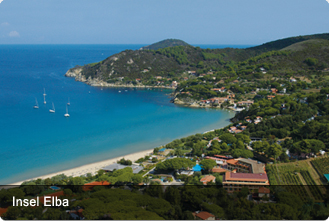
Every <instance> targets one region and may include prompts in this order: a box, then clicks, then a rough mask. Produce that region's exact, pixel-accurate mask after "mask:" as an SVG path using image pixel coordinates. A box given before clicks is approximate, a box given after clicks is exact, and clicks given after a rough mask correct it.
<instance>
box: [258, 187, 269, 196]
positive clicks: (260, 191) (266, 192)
mask: <svg viewBox="0 0 329 221" xmlns="http://www.w3.org/2000/svg"><path fill="white" fill-rule="evenodd" d="M270 192H271V191H270V189H268V188H266V187H259V189H258V197H260V198H262V197H263V196H267V197H270Z"/></svg>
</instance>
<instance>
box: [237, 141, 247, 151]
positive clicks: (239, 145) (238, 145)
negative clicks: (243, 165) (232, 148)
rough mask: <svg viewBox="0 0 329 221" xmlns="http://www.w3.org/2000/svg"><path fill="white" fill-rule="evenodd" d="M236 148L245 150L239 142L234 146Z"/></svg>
mask: <svg viewBox="0 0 329 221" xmlns="http://www.w3.org/2000/svg"><path fill="white" fill-rule="evenodd" d="M236 148H238V149H245V146H244V144H243V142H242V141H241V140H239V141H238V142H237V144H236Z"/></svg>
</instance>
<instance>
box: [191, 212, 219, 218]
mask: <svg viewBox="0 0 329 221" xmlns="http://www.w3.org/2000/svg"><path fill="white" fill-rule="evenodd" d="M192 215H193V216H194V219H196V220H215V216H214V215H213V214H211V213H208V212H206V211H201V212H195V213H192Z"/></svg>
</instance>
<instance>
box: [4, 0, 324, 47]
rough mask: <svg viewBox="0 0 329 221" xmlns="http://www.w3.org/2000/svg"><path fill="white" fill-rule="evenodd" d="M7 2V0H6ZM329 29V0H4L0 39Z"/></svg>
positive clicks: (130, 39)
mask: <svg viewBox="0 0 329 221" xmlns="http://www.w3.org/2000/svg"><path fill="white" fill-rule="evenodd" d="M0 2H1V0H0ZM327 32H329V3H328V2H327V1H326V0H272V1H270V0H162V1H160V0H138V1H137V0H3V1H2V2H1V3H0V44H72V43H74V44H150V43H154V42H157V41H160V40H163V39H167V38H178V39H182V40H184V41H186V42H187V43H190V44H242V45H246V44H247V45H248V44H249V45H256V44H262V43H265V42H268V41H272V40H276V39H280V38H285V37H291V36H298V35H307V34H315V33H327Z"/></svg>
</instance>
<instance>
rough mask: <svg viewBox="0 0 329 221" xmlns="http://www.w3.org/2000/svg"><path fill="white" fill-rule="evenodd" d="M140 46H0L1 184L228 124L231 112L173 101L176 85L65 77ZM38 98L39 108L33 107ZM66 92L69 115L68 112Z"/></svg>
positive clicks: (137, 149) (151, 145)
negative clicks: (94, 83)
mask: <svg viewBox="0 0 329 221" xmlns="http://www.w3.org/2000/svg"><path fill="white" fill-rule="evenodd" d="M142 46H143V45H0V52H1V53H0V125H1V127H0V156H1V164H0V165H1V166H0V184H8V183H12V182H17V181H20V180H25V179H29V178H32V177H36V176H41V175H44V174H49V173H53V172H57V171H61V170H64V169H69V168H73V167H76V166H81V165H84V164H87V163H92V162H97V161H101V160H105V159H108V158H113V157H117V156H120V155H125V154H129V153H132V152H137V151H141V150H146V149H150V148H153V147H156V146H159V145H162V144H165V143H167V142H170V141H171V140H173V139H176V138H180V137H183V136H186V135H190V134H194V133H196V132H204V131H206V130H210V129H214V128H219V127H222V126H224V125H226V124H228V123H229V122H228V121H227V119H228V118H230V117H232V116H233V114H232V113H229V112H226V111H221V110H204V109H191V108H184V107H178V106H175V105H174V104H172V103H170V102H169V99H170V98H169V97H168V94H169V93H170V92H171V91H170V90H160V89H159V90H155V89H153V90H141V89H139V90H138V89H117V88H104V89H103V90H101V88H98V87H91V86H89V85H86V84H84V83H81V82H75V81H74V79H72V78H66V77H64V74H65V73H66V71H67V70H68V69H69V68H72V67H74V66H75V65H84V64H87V63H91V62H97V61H100V60H103V59H105V58H106V57H108V56H110V55H112V54H114V53H118V52H120V51H122V50H125V49H139V48H140V47H142ZM43 88H45V89H46V94H47V96H46V100H47V104H46V105H44V104H43V96H42V94H43ZM118 90H121V91H122V92H121V93H118ZM125 90H127V92H126V91H125ZM35 98H37V100H38V102H39V106H40V108H39V109H33V106H34V104H35ZM68 98H70V103H71V105H70V106H69V113H70V115H71V116H70V117H69V118H65V117H64V113H65V111H66V103H67V101H68ZM52 102H54V104H55V108H56V113H53V114H52V113H49V111H48V110H49V109H50V108H51V106H52V105H51V103H52Z"/></svg>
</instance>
